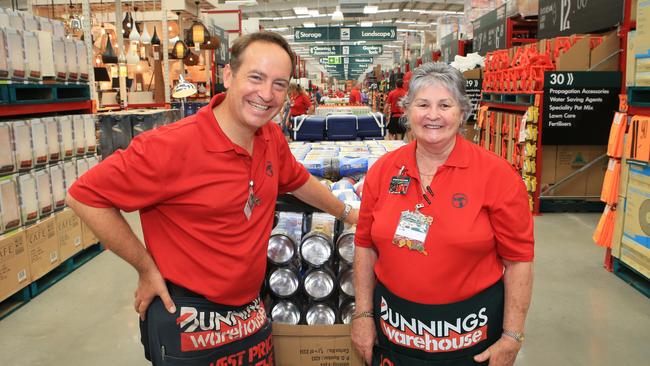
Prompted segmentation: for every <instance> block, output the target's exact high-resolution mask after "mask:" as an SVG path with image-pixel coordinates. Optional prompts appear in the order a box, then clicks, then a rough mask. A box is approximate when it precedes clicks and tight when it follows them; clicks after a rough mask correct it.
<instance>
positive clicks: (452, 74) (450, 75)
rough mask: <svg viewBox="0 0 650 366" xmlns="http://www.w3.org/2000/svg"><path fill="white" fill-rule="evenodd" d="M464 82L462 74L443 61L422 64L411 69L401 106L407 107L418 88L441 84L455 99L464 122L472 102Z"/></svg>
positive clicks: (470, 109)
mask: <svg viewBox="0 0 650 366" xmlns="http://www.w3.org/2000/svg"><path fill="white" fill-rule="evenodd" d="M465 83H466V80H465V77H463V74H461V73H460V71H458V70H456V69H454V68H453V67H451V66H449V65H447V64H446V63H444V62H429V63H426V64H423V65H422V66H420V67H418V68H417V69H415V71H413V75H412V76H411V81H409V90H408V94H406V96H405V97H404V98H402V101H401V103H402V106H403V107H404V109H408V108H409V107H410V105H411V103H413V99H414V98H415V95H416V94H417V93H418V92H419V91H420V89H422V88H425V87H428V86H433V85H442V86H444V87H446V88H447V89H448V90H449V91H450V92H451V94H452V95H453V96H454V98H455V99H456V102H457V103H458V105H459V107H460V110H461V113H462V117H461V123H464V122H465V121H467V118H468V117H469V115H470V113H471V111H472V103H471V102H470V101H469V98H468V97H467V93H466V92H465Z"/></svg>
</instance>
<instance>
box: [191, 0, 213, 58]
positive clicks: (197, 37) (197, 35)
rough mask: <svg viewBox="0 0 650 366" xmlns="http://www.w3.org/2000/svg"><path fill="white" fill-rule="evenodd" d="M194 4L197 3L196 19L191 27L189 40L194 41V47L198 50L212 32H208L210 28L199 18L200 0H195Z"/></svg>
mask: <svg viewBox="0 0 650 366" xmlns="http://www.w3.org/2000/svg"><path fill="white" fill-rule="evenodd" d="M194 4H195V5H196V19H195V20H194V23H192V27H190V39H189V40H191V41H192V42H193V43H194V49H195V50H197V51H198V50H199V48H200V47H201V44H202V43H204V42H205V41H206V40H208V39H209V38H210V32H208V29H207V28H206V27H205V25H203V23H201V21H200V20H199V2H198V1H194Z"/></svg>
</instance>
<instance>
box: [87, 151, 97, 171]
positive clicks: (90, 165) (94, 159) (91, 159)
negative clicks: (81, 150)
mask: <svg viewBox="0 0 650 366" xmlns="http://www.w3.org/2000/svg"><path fill="white" fill-rule="evenodd" d="M86 162H88V170H90V169H92V168H94V167H95V166H96V165H97V164H99V159H98V158H97V156H95V155H93V156H89V157H87V158H86Z"/></svg>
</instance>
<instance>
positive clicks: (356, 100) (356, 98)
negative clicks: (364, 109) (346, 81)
mask: <svg viewBox="0 0 650 366" xmlns="http://www.w3.org/2000/svg"><path fill="white" fill-rule="evenodd" d="M360 88H361V87H360V86H359V84H357V83H356V82H355V83H354V84H353V86H352V90H350V100H349V103H350V105H359V104H361V91H360V90H359V89H360Z"/></svg>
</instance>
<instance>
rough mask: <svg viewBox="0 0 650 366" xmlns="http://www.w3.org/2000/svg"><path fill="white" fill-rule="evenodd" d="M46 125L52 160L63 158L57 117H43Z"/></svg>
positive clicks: (49, 154)
mask: <svg viewBox="0 0 650 366" xmlns="http://www.w3.org/2000/svg"><path fill="white" fill-rule="evenodd" d="M41 121H43V124H44V125H45V135H46V138H47V152H48V158H49V160H50V162H55V161H58V160H59V159H61V146H59V126H58V125H57V121H56V117H43V118H41Z"/></svg>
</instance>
